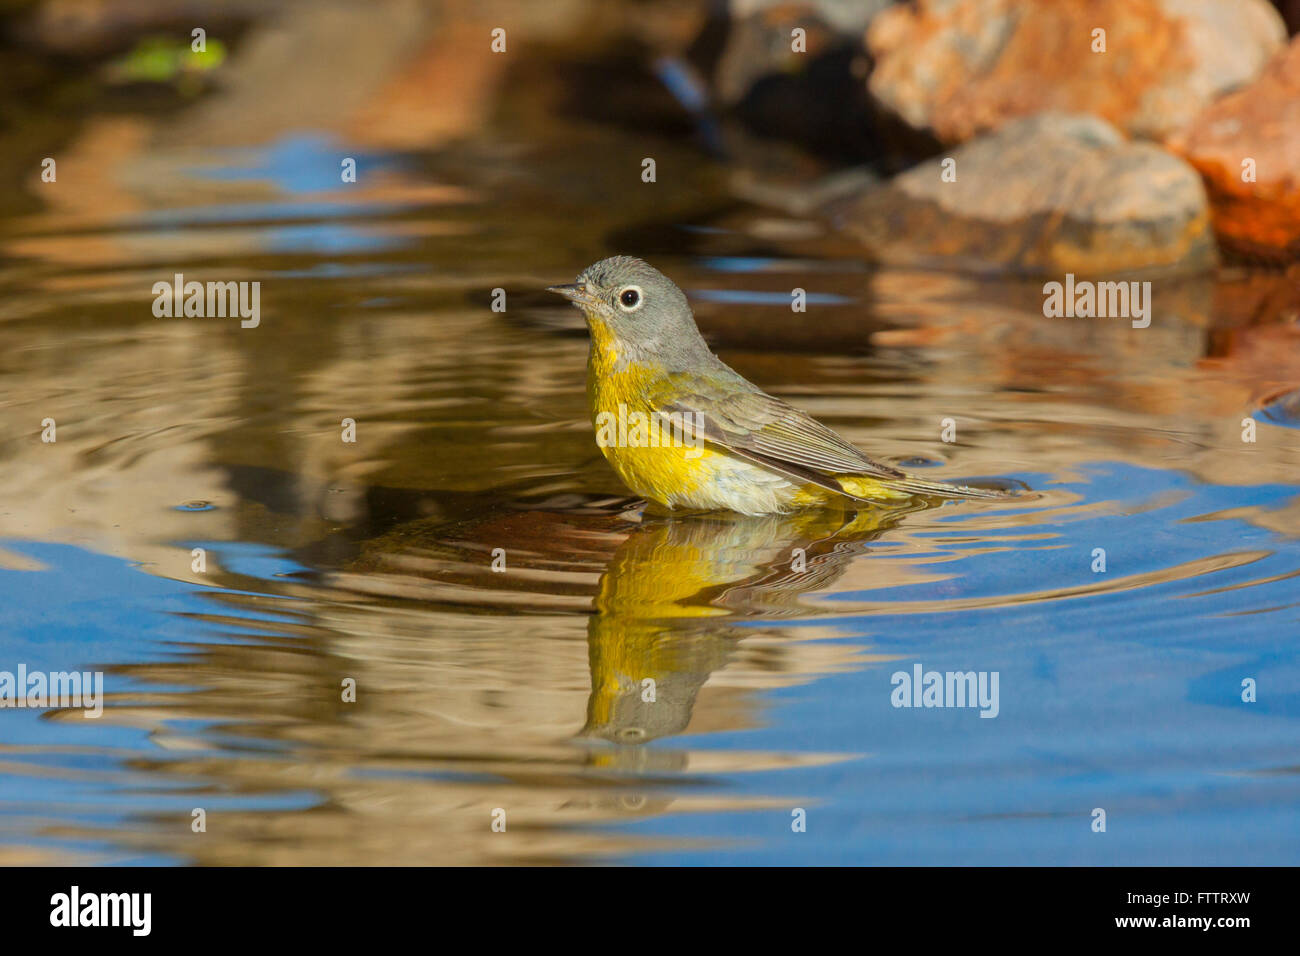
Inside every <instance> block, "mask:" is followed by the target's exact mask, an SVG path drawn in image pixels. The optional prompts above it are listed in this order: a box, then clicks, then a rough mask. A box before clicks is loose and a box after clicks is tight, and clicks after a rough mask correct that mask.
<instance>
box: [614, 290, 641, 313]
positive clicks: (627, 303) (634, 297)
mask: <svg viewBox="0 0 1300 956" xmlns="http://www.w3.org/2000/svg"><path fill="white" fill-rule="evenodd" d="M642 301H643V300H642V298H641V290H640V289H638V288H637V287H636V286H634V285H630V286H628V287H627V288H626V289H624V290H623V291H622V292H620V293H619V294H618V304H619V306H621V307H622V309H623V311H624V312H635V311H636V310H637V309H639V308H641V303H642Z"/></svg>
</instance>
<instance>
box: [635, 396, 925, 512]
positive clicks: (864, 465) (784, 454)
mask: <svg viewBox="0 0 1300 956" xmlns="http://www.w3.org/2000/svg"><path fill="white" fill-rule="evenodd" d="M674 391H675V390H674ZM656 406H657V408H658V409H659V410H660V411H661V412H663V413H669V414H681V415H682V416H683V420H684V421H685V422H686V423H687V425H688V426H692V427H693V426H694V425H695V424H698V426H699V431H700V433H701V435H702V437H703V438H704V439H705V440H706V441H710V442H713V443H714V444H716V445H721V446H722V447H723V448H726V449H728V450H730V451H732V452H735V453H736V454H738V455H741V456H742V457H746V458H755V457H756V458H760V459H762V460H763V462H764V463H765V464H768V465H769V466H770V465H771V464H772V463H778V464H780V465H783V466H786V467H787V468H795V469H798V470H799V476H800V477H803V478H805V479H806V480H807V473H809V472H811V473H813V474H814V475H817V476H819V477H822V476H827V477H828V476H831V475H837V474H839V475H855V476H866V477H873V478H881V479H886V480H891V479H892V480H898V479H904V478H906V477H907V476H906V475H905V474H904V473H903V472H901V471H899V470H898V469H897V468H892V467H890V466H889V465H885V464H882V463H880V462H878V461H873V460H872V459H870V458H868V457H867V456H866V455H864V454H862V452H860V451H858V450H857V449H856V448H854V447H853V446H852V445H850V444H849V443H848V442H846V441H845V440H844V439H842V438H840V436H839V435H837V434H835V432H833V431H831V430H830V429H829V428H827V427H826V426H825V425H823V424H821V422H819V421H817V420H816V419H814V418H813V417H812V416H810V415H808V414H807V413H806V412H802V411H800V410H799V409H797V408H795V407H794V406H793V405H790V404H788V403H786V402H783V401H781V400H780V399H779V398H774V397H773V396H771V395H768V394H765V393H764V392H759V391H732V392H730V393H729V394H726V395H722V396H713V395H709V394H705V393H701V392H700V391H694V392H687V393H685V394H680V393H678V394H675V395H674V397H673V398H672V399H671V400H669V401H663V402H657V403H656ZM817 484H821V485H823V486H824V487H825V486H826V481H825V477H823V478H822V480H821V481H818V482H817ZM833 490H837V491H840V492H841V493H843V489H841V488H840V487H839V486H838V485H836V486H835V487H834V489H833Z"/></svg>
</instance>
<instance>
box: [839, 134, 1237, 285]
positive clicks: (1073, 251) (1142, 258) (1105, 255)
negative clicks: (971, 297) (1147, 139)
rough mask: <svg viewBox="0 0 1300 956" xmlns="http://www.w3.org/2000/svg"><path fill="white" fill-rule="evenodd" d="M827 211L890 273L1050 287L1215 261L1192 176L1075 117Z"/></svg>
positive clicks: (965, 153)
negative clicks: (1038, 280)
mask: <svg viewBox="0 0 1300 956" xmlns="http://www.w3.org/2000/svg"><path fill="white" fill-rule="evenodd" d="M949 164H951V165H949ZM945 166H947V167H948V168H949V169H950V171H951V172H952V173H955V175H956V181H955V182H948V181H945V180H944V177H943V173H944V170H945ZM828 212H829V213H830V215H831V217H832V220H833V221H834V222H835V223H836V225H837V226H838V228H840V229H841V230H843V231H844V232H845V233H847V234H848V235H850V236H853V237H854V238H856V239H858V240H859V241H860V242H862V243H863V244H864V245H866V246H867V248H868V250H869V254H870V255H873V256H874V257H875V258H877V259H878V260H879V261H881V262H883V263H885V264H889V265H906V266H921V267H930V268H947V269H958V270H963V271H971V272H994V273H1005V274H1021V275H1052V276H1058V277H1059V276H1060V275H1062V274H1063V273H1066V272H1073V273H1075V274H1079V275H1106V276H1109V275H1114V274H1117V273H1128V272H1139V271H1147V270H1152V271H1167V272H1181V271H1194V270H1199V269H1204V268H1207V267H1210V266H1212V265H1213V264H1214V262H1215V251H1214V240H1213V235H1212V232H1211V229H1210V220H1209V208H1208V203H1207V201H1206V197H1205V189H1204V186H1203V185H1202V183H1201V179H1200V177H1199V176H1198V175H1197V174H1196V171H1195V170H1194V169H1192V168H1191V167H1190V166H1189V165H1188V164H1187V163H1185V162H1184V161H1183V160H1181V159H1179V158H1178V157H1176V156H1171V155H1170V154H1169V153H1167V152H1165V151H1164V150H1162V149H1160V148H1159V147H1157V146H1155V145H1154V144H1151V143H1134V142H1130V141H1127V140H1125V139H1124V137H1123V136H1122V135H1121V134H1120V133H1119V132H1118V131H1117V130H1116V129H1115V128H1114V127H1113V126H1111V125H1110V124H1109V123H1106V122H1105V121H1104V120H1101V119H1098V118H1097V117H1095V116H1088V115H1085V114H1059V113H1043V114H1039V115H1037V116H1032V117H1026V118H1023V119H1018V120H1013V121H1011V122H1009V123H1007V124H1006V125H1005V126H1004V127H1003V128H1002V129H1001V130H999V131H998V132H997V133H992V134H989V135H987V136H984V137H981V138H979V139H977V140H974V141H973V142H971V143H968V144H966V145H964V146H962V147H961V148H959V149H957V150H956V151H955V152H953V153H952V154H951V156H950V157H937V158H935V159H933V160H931V161H929V162H925V163H922V164H920V165H918V166H915V167H913V168H912V169H910V170H908V171H907V172H905V173H902V174H900V175H898V176H896V177H894V178H893V179H892V180H890V181H889V182H888V183H887V184H886V185H885V186H882V187H880V188H877V189H873V190H869V191H868V192H866V193H864V194H862V195H860V196H857V197H855V198H853V199H851V200H848V201H846V202H841V203H839V204H837V206H836V207H834V208H833V209H831V210H828Z"/></svg>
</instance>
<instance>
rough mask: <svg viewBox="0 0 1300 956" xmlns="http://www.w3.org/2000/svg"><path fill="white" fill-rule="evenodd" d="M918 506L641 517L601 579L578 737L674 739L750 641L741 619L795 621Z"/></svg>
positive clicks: (633, 759) (622, 762)
mask: <svg viewBox="0 0 1300 956" xmlns="http://www.w3.org/2000/svg"><path fill="white" fill-rule="evenodd" d="M921 507H924V506H923V505H913V506H909V507H903V508H893V509H888V510H885V509H873V510H870V511H861V512H857V513H850V514H844V513H841V512H828V511H809V512H802V513H796V514H794V515H770V516H763V517H746V516H743V515H723V514H708V515H691V516H684V517H678V518H654V517H647V518H646V520H645V522H644V523H643V524H641V525H640V526H639V527H637V528H635V529H634V530H633V531H632V532H631V533H630V534H629V535H628V536H627V537H626V539H625V540H623V541H622V543H621V544H620V545H619V546H618V548H617V550H616V551H615V553H614V555H613V557H612V558H611V559H610V560H609V562H608V564H607V565H606V567H605V571H604V573H603V574H602V575H601V578H600V583H599V588H598V592H597V594H596V597H595V599H594V608H595V612H596V613H595V614H594V615H593V616H592V618H591V621H590V623H589V625H588V629H587V635H588V644H589V654H590V662H591V696H590V698H589V699H588V704H587V722H586V726H585V728H584V729H583V735H584V736H588V737H596V738H601V739H604V740H608V741H611V742H613V743H617V744H625V745H636V744H642V743H646V742H647V741H651V740H655V739H658V738H662V737H667V736H671V735H673V734H678V733H681V732H682V731H683V730H684V729H685V728H686V726H687V724H688V723H689V722H690V720H691V713H692V709H693V707H694V705H695V698H696V695H697V694H698V692H699V690H700V687H702V686H703V685H704V683H705V682H706V681H707V680H708V679H709V676H710V674H712V673H713V672H714V671H716V670H718V669H720V668H722V667H724V666H725V665H726V664H727V661H728V659H729V658H730V656H731V655H732V654H733V653H734V651H735V648H736V643H737V640H738V639H739V638H741V637H744V636H745V635H746V634H747V633H750V634H752V633H754V632H753V631H752V630H751V629H749V628H746V627H744V626H741V624H740V621H741V619H742V618H743V619H746V620H751V619H763V618H772V617H778V618H779V617H788V616H793V615H794V614H796V613H798V611H797V605H798V601H799V597H800V595H803V594H805V593H807V592H810V591H816V590H820V589H822V588H825V587H827V586H829V585H830V584H831V583H833V582H834V581H835V580H836V579H837V578H838V577H839V576H840V575H841V574H842V573H843V571H844V569H845V567H846V566H847V564H848V562H849V561H850V559H851V558H852V556H853V555H854V554H857V553H860V552H861V551H862V550H863V543H864V542H867V541H870V540H872V539H873V538H875V537H877V536H878V535H879V534H880V533H881V532H882V531H884V530H885V529H887V528H889V527H892V526H894V525H896V524H897V523H898V522H899V521H901V520H902V518H903V517H904V516H905V515H906V514H908V513H910V512H911V511H915V510H919V509H920V508H921ZM629 749H630V748H629ZM664 758H665V759H671V758H668V756H667V755H666V754H665V755H664ZM645 759H647V758H644V757H637V756H634V755H632V754H628V753H625V754H624V756H623V758H622V759H619V760H615V761H614V762H616V763H617V764H618V765H619V766H621V767H626V766H627V764H628V763H634V764H636V765H638V766H640V765H642V764H643V762H644V760H645Z"/></svg>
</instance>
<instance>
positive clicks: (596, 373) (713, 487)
mask: <svg viewBox="0 0 1300 956" xmlns="http://www.w3.org/2000/svg"><path fill="white" fill-rule="evenodd" d="M653 374H654V373H653V372H652V371H651V370H649V369H645V368H642V367H638V366H635V365H627V366H624V365H621V364H620V363H619V362H618V360H617V356H616V355H615V354H614V352H613V350H612V348H611V347H610V346H609V343H608V342H607V341H606V340H605V337H604V336H603V335H601V334H600V332H599V330H597V329H595V328H593V339H592V352H591V357H590V360H589V365H588V376H587V391H588V399H589V402H590V405H591V409H592V424H593V426H594V427H595V429H596V435H597V444H598V445H599V446H600V450H601V452H602V453H603V454H604V455H605V458H606V459H608V461H609V463H610V464H611V465H612V466H613V468H614V471H615V472H617V473H618V476H619V478H621V479H622V480H623V483H624V484H626V485H627V486H628V487H629V488H630V489H632V491H633V492H635V493H636V494H638V495H640V496H642V497H643V498H646V499H648V500H650V501H653V502H656V503H658V504H660V505H662V506H664V507H666V508H683V509H693V510H701V511H714V510H728V511H738V512H740V513H742V514H747V515H766V514H782V513H786V512H790V511H794V510H796V509H798V508H804V507H809V506H813V505H827V504H834V505H838V506H840V507H844V506H849V507H851V506H852V504H851V502H849V501H848V500H847V499H845V498H843V497H841V496H839V495H836V494H834V493H832V492H828V491H826V490H825V489H824V488H820V487H818V486H817V485H812V484H803V483H799V482H796V481H792V480H791V479H788V478H786V477H785V476H783V475H781V474H778V473H777V472H774V471H771V470H769V469H767V468H764V467H763V466H761V465H756V464H753V463H752V462H749V461H746V460H745V459H743V458H739V457H737V456H735V455H732V454H730V453H729V452H727V451H725V450H723V449H720V448H716V447H702V446H699V445H698V444H697V443H696V442H695V441H694V440H693V437H692V436H687V437H686V439H685V440H682V436H681V435H680V433H673V432H671V431H669V430H666V429H661V430H660V431H658V432H657V433H654V432H652V433H650V434H646V433H645V432H644V431H637V430H636V428H635V427H630V428H628V429H626V430H624V429H622V428H619V427H611V426H612V425H614V424H615V423H623V422H626V423H628V424H629V425H632V426H635V424H636V423H641V422H648V421H650V420H652V419H654V416H655V409H654V408H653V407H652V406H651V405H650V404H649V403H648V402H647V401H646V399H645V398H644V394H645V392H646V391H647V389H646V387H645V386H646V385H647V380H648V378H649V377H650V376H652V375H653ZM842 481H843V483H844V485H845V489H846V490H847V491H849V492H850V493H852V494H857V495H860V496H862V497H868V498H879V499H893V498H906V497H907V495H905V494H901V493H898V492H893V491H891V490H889V489H887V488H884V487H883V486H881V485H880V484H879V483H878V482H875V481H872V480H871V479H869V478H861V477H856V476H853V477H845V478H844V479H842Z"/></svg>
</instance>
